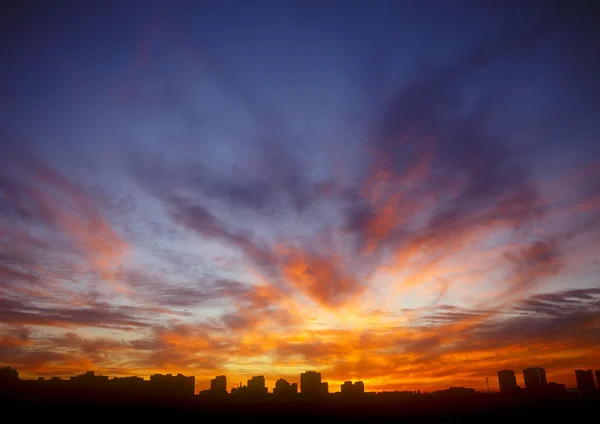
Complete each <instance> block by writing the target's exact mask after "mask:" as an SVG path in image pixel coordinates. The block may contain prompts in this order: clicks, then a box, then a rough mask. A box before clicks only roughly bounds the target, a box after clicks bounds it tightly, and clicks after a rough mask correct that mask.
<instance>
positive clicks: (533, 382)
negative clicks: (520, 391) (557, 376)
mask: <svg viewBox="0 0 600 424" xmlns="http://www.w3.org/2000/svg"><path fill="white" fill-rule="evenodd" d="M523 380H525V387H526V388H527V389H533V388H536V387H541V386H545V385H546V384H548V380H546V370H545V369H544V368H539V367H530V368H525V369H524V370H523Z"/></svg>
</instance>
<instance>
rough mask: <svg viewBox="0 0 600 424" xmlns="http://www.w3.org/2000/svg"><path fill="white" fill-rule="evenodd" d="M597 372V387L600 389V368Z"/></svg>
mask: <svg viewBox="0 0 600 424" xmlns="http://www.w3.org/2000/svg"><path fill="white" fill-rule="evenodd" d="M595 374H596V383H597V387H598V390H600V370H599V371H596V372H595Z"/></svg>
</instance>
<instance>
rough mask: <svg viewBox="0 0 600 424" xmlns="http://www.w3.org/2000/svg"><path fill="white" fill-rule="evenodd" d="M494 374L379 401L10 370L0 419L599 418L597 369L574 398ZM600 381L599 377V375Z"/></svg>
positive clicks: (0, 391)
mask: <svg viewBox="0 0 600 424" xmlns="http://www.w3.org/2000/svg"><path fill="white" fill-rule="evenodd" d="M497 374H498V382H499V386H500V392H499V393H492V392H490V391H489V389H488V390H487V391H484V392H478V391H476V390H475V389H473V388H467V387H450V388H448V389H445V390H438V391H434V392H431V393H429V392H424V393H421V392H420V391H418V390H417V391H401V392H378V393H375V392H365V386H364V384H363V382H362V381H357V382H351V381H346V382H344V383H343V384H342V385H341V387H340V392H336V393H329V386H328V384H327V382H324V381H321V374H320V373H318V372H315V371H307V372H305V373H302V374H301V375H300V390H298V385H297V383H289V382H287V381H286V380H284V379H279V380H277V382H276V383H275V387H274V388H273V391H272V393H269V391H268V388H267V387H266V385H265V378H264V376H254V377H252V378H251V379H250V380H248V381H247V384H242V383H236V384H234V387H232V388H231V390H230V392H228V391H227V377H226V376H224V375H221V376H217V377H215V378H214V379H213V380H212V381H211V386H210V389H208V390H204V391H201V392H199V393H197V394H196V393H195V378H194V377H188V376H184V375H182V374H177V375H171V374H167V375H162V374H155V375H152V376H150V379H149V380H146V379H143V378H141V377H115V378H109V377H107V376H101V375H96V374H95V373H94V372H93V371H88V372H86V373H84V374H81V375H77V376H74V377H70V378H69V379H61V378H58V377H52V378H49V379H46V378H43V377H40V378H39V379H38V380H22V379H20V378H19V373H18V371H17V370H15V369H13V368H10V367H5V368H2V369H0V399H1V401H2V403H3V405H2V408H1V409H0V411H2V412H1V414H0V418H10V419H12V418H15V419H17V418H19V417H20V418H22V419H27V418H28V419H34V418H47V419H48V418H51V417H52V416H53V415H55V414H59V415H60V416H61V421H65V420H67V421H69V420H70V419H69V417H70V418H72V419H73V420H74V421H76V417H82V416H93V417H96V418H98V417H100V416H102V417H104V418H107V419H110V418H111V417H112V418H114V419H118V420H126V419H130V418H131V419H142V418H148V419H149V418H152V419H157V418H159V417H160V418H161V419H178V418H185V417H190V419H193V417H195V418H197V419H198V418H204V419H208V420H217V419H222V420H226V421H227V422H247V421H253V422H283V421H285V422H305V421H308V420H317V421H323V420H325V421H327V422H333V421H343V422H357V421H360V422H378V421H380V420H383V421H386V422H390V421H392V422H393V420H396V421H398V420H400V421H399V422H404V421H406V420H408V421H420V422H434V421H439V420H442V421H446V422H456V421H457V420H458V421H457V422H465V421H470V420H474V421H477V420H480V419H485V418H486V417H487V418H488V419H489V417H490V416H494V417H496V418H502V419H506V420H508V419H516V420H519V421H521V420H534V421H539V420H542V419H545V418H548V419H550V418H552V419H557V417H560V416H563V417H564V419H569V420H573V419H574V416H575V415H581V414H587V413H590V414H592V415H594V416H597V415H598V412H599V411H600V410H599V409H598V407H600V390H599V389H598V388H597V386H596V382H595V381H594V373H593V372H592V371H591V370H576V371H575V376H576V379H577V385H578V387H577V389H567V388H566V387H565V385H563V384H557V383H552V382H550V383H549V382H547V379H546V372H545V369H543V368H539V367H532V368H526V369H524V370H523V377H524V382H525V388H520V387H519V386H518V385H517V384H516V377H515V373H514V371H513V370H501V371H498V373H497ZM595 374H596V378H597V379H598V378H600V371H596V373H595ZM599 383H600V380H599ZM65 413H66V415H65ZM82 414H83V415H82ZM90 414H92V415H90ZM574 414H575V415H574ZM590 416H591V415H590ZM5 422H10V420H9V421H5Z"/></svg>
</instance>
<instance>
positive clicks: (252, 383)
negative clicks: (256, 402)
mask: <svg viewBox="0 0 600 424" xmlns="http://www.w3.org/2000/svg"><path fill="white" fill-rule="evenodd" d="M248 393H251V394H257V395H262V394H264V393H268V389H267V387H266V385H265V377H264V376H262V375H257V376H254V377H252V378H251V379H250V380H248Z"/></svg>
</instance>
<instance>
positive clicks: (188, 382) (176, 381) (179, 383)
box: [150, 374, 196, 397]
mask: <svg viewBox="0 0 600 424" xmlns="http://www.w3.org/2000/svg"><path fill="white" fill-rule="evenodd" d="M195 386H196V377H193V376H192V377H186V376H185V375H183V374H177V375H172V374H166V375H162V374H154V375H151V376H150V388H151V391H152V392H153V393H154V394H160V395H162V396H167V397H172V396H181V395H184V396H193V395H194V391H195Z"/></svg>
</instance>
